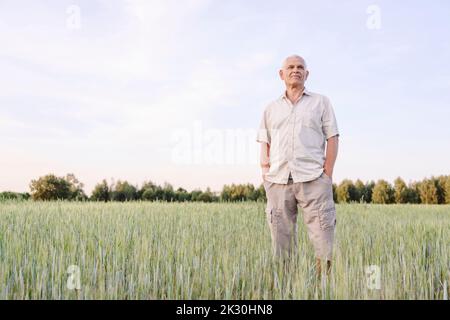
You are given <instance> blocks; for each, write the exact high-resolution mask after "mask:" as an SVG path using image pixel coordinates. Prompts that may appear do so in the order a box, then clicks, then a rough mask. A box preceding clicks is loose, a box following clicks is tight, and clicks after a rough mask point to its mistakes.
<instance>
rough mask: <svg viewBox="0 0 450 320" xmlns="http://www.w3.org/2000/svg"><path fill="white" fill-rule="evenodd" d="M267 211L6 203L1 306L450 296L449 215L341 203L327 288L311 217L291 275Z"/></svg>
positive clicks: (257, 207) (1, 228) (0, 250)
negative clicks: (318, 267) (317, 263)
mask: <svg viewBox="0 0 450 320" xmlns="http://www.w3.org/2000/svg"><path fill="white" fill-rule="evenodd" d="M264 207H265V204H264V203H255V202H243V203H212V204H206V203H159V202H130V203H92V202H86V203H75V202H72V203H70V202H47V203H46V202H31V201H29V202H27V201H25V202H5V203H0V299H445V298H446V291H448V284H449V283H450V206H443V205H440V206H437V205H436V206H432V205H426V206H425V205H366V204H342V205H337V230H336V246H335V252H334V264H333V269H332V272H331V275H330V276H329V277H323V278H322V280H321V281H319V280H317V278H316V276H315V270H314V256H313V250H312V247H311V244H310V243H309V241H308V239H307V234H306V230H305V228H304V226H303V224H302V223H301V221H302V220H301V216H299V224H298V227H299V239H298V241H299V244H298V249H299V250H298V253H297V254H296V255H295V256H294V257H293V259H292V260H291V264H290V265H289V269H288V270H287V269H285V267H284V266H283V265H282V264H280V263H279V262H278V261H276V260H273V259H272V255H271V241H270V233H269V229H268V226H267V222H266V218H265V213H264ZM300 215H301V211H300ZM370 265H375V266H378V267H379V273H378V274H379V278H378V279H379V283H378V286H377V287H373V286H372V284H373V282H372V281H373V278H370V275H369V274H367V270H366V268H367V267H368V266H370ZM74 277H76V278H74ZM74 279H78V280H77V281H78V282H77V281H74ZM369 279H371V280H369ZM74 284H77V285H74Z"/></svg>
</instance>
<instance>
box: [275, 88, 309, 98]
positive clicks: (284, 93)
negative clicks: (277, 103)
mask: <svg viewBox="0 0 450 320" xmlns="http://www.w3.org/2000/svg"><path fill="white" fill-rule="evenodd" d="M303 94H304V95H307V96H310V95H311V92H310V91H309V90H307V89H306V87H305V89H304V90H303ZM280 99H287V95H286V90H284V92H283V94H282V95H281V96H280Z"/></svg>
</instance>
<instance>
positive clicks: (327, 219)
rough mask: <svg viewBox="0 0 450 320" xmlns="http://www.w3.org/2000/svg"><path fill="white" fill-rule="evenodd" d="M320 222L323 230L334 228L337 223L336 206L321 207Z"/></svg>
mask: <svg viewBox="0 0 450 320" xmlns="http://www.w3.org/2000/svg"><path fill="white" fill-rule="evenodd" d="M318 214H319V222H320V228H321V229H322V230H328V229H331V228H334V226H335V225H336V209H335V208H334V207H332V208H328V209H319V212H318Z"/></svg>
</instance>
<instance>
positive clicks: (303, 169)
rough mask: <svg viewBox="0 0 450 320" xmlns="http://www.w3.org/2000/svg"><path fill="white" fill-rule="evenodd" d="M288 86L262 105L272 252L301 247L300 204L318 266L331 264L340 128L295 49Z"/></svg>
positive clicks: (285, 70) (284, 76)
mask: <svg viewBox="0 0 450 320" xmlns="http://www.w3.org/2000/svg"><path fill="white" fill-rule="evenodd" d="M279 75H280V78H281V80H283V81H284V83H285V85H286V91H285V92H284V94H283V95H282V96H281V97H280V98H278V99H277V100H275V101H273V102H272V103H270V104H269V105H268V106H267V107H266V109H265V110H264V114H263V117H262V121H261V125H260V130H259V131H258V137H257V141H258V142H260V143H261V168H262V178H263V183H264V188H265V190H266V195H267V208H266V214H267V221H268V224H269V227H270V231H271V237H272V245H273V250H274V254H275V256H277V257H281V256H282V257H283V258H286V257H289V256H290V255H291V254H292V252H293V251H296V249H297V213H298V211H297V205H298V204H299V205H300V206H301V208H302V210H303V221H304V223H305V224H306V227H307V230H308V236H309V239H310V241H311V242H312V244H313V247H314V251H315V256H316V271H317V274H318V276H320V274H321V272H322V271H321V270H322V267H321V265H323V264H324V262H325V261H326V267H327V273H329V272H330V270H331V259H332V251H333V241H334V230H335V225H336V209H335V205H334V201H333V190H332V177H333V168H334V164H335V161H336V157H337V151H338V137H339V132H338V128H337V123H336V118H335V115H334V111H333V107H332V105H331V103H330V100H329V99H328V98H327V97H325V96H323V95H320V94H317V93H313V92H310V91H308V90H306V89H305V81H306V80H307V79H308V75H309V71H308V69H307V67H306V63H305V60H304V59H303V58H302V57H300V56H297V55H293V56H290V57H288V58H286V59H285V61H284V63H283V65H282V68H281V69H280V71H279Z"/></svg>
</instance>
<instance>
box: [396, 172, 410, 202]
mask: <svg viewBox="0 0 450 320" xmlns="http://www.w3.org/2000/svg"><path fill="white" fill-rule="evenodd" d="M408 196H409V191H408V187H407V186H406V183H405V181H403V179H402V178H400V177H398V178H397V179H395V181H394V199H395V203H407V202H408V200H409V199H408V198H409V197H408Z"/></svg>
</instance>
